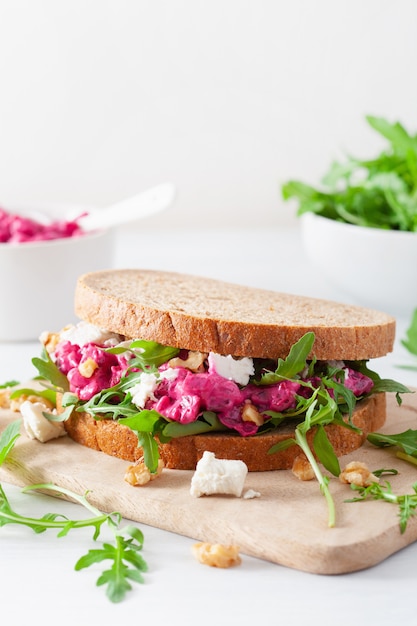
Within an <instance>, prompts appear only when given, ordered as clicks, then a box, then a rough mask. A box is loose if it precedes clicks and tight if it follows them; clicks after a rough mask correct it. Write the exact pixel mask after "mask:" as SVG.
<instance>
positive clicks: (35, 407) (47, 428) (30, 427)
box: [20, 400, 67, 443]
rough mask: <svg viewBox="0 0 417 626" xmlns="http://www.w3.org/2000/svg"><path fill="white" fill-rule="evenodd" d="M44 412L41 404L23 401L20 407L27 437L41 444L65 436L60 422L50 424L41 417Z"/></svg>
mask: <svg viewBox="0 0 417 626" xmlns="http://www.w3.org/2000/svg"><path fill="white" fill-rule="evenodd" d="M46 410H47V409H46V407H45V405H44V404H42V402H30V400H25V402H22V404H21V406H20V413H21V415H22V418H23V426H24V429H25V432H26V434H27V436H28V437H29V438H30V439H37V440H38V441H41V442H42V443H46V442H47V441H49V440H50V439H57V438H58V437H63V436H64V435H66V434H67V433H66V430H65V428H64V424H63V423H62V422H51V421H50V420H48V419H47V418H46V417H45V416H44V415H43V413H44V412H45V411H46Z"/></svg>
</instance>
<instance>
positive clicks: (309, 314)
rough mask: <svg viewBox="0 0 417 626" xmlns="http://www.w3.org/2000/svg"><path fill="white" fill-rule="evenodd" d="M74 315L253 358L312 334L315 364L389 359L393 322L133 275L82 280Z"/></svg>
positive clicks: (274, 354) (361, 311)
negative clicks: (387, 356)
mask: <svg viewBox="0 0 417 626" xmlns="http://www.w3.org/2000/svg"><path fill="white" fill-rule="evenodd" d="M75 312H76V314H77V315H78V316H79V317H80V318H81V319H83V320H84V321H87V322H90V323H92V324H95V325H96V326H99V327H100V328H105V329H106V330H110V331H113V332H116V333H120V334H122V335H125V336H126V337H130V338H141V339H148V340H152V341H157V342H159V343H162V344H164V345H168V346H173V347H178V348H185V349H189V350H197V351H200V352H210V351H212V352H216V353H218V354H224V355H226V354H231V355H233V356H248V357H258V358H272V359H277V358H284V357H286V356H287V355H288V353H289V351H290V348H291V346H292V345H293V344H294V343H295V342H296V341H297V340H298V339H300V337H301V336H302V335H304V334H305V333H306V332H307V331H313V332H314V333H315V336H316V339H315V343H314V347H313V350H314V354H312V355H311V356H313V355H314V356H315V357H316V358H317V359H320V360H330V359H338V360H339V359H341V360H360V359H371V358H376V357H381V356H384V355H385V354H387V353H388V352H391V351H392V349H393V344H394V336H395V319H394V318H393V317H391V316H389V315H387V314H385V313H382V312H379V311H374V310H371V309H365V308H362V307H357V306H351V305H345V304H340V303H335V302H330V301H327V300H320V299H315V298H308V297H303V296H297V295H289V294H283V293H276V292H274V291H267V290H262V289H254V288H251V287H244V286H241V285H236V284H229V283H225V282H222V281H218V280H214V279H208V278H201V277H197V276H191V275H184V274H178V273H173V272H162V271H152V270H139V269H124V270H123V269H122V270H108V271H100V272H93V273H89V274H85V275H83V276H81V277H80V278H79V280H78V283H77V286H76V292H75Z"/></svg>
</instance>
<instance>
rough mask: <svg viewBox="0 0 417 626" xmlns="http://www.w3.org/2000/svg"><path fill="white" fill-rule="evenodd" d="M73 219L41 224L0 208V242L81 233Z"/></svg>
mask: <svg viewBox="0 0 417 626" xmlns="http://www.w3.org/2000/svg"><path fill="white" fill-rule="evenodd" d="M83 232H84V231H83V230H82V229H81V227H80V226H78V224H77V222H76V221H75V220H72V221H65V220H56V221H52V222H50V223H49V224H41V223H40V222H37V221H36V220H34V219H30V218H28V217H24V216H21V215H16V214H13V213H8V212H7V211H5V210H4V209H1V208H0V243H26V242H31V241H50V240H52V239H65V238H68V237H75V236H78V235H82V234H83Z"/></svg>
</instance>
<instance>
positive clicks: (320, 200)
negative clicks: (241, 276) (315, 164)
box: [282, 115, 417, 232]
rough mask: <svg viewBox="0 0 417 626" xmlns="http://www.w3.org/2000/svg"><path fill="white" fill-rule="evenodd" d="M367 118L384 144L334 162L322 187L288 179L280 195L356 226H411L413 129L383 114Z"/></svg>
mask: <svg viewBox="0 0 417 626" xmlns="http://www.w3.org/2000/svg"><path fill="white" fill-rule="evenodd" d="M366 121H367V122H368V124H369V125H370V127H371V128H372V129H373V130H375V131H376V132H377V133H379V135H381V136H382V137H384V138H385V139H386V140H387V147H386V148H385V149H384V150H382V151H381V152H380V153H379V154H378V155H377V156H376V157H375V158H373V159H367V160H366V159H365V160H364V159H358V158H354V157H347V159H346V161H345V162H343V163H339V162H335V163H333V164H332V165H331V166H330V169H329V170H328V172H327V173H326V175H325V176H324V177H323V179H322V181H321V182H322V188H321V189H319V188H316V187H313V186H311V185H308V184H306V183H303V182H301V181H297V180H290V181H288V182H286V183H285V184H284V185H283V186H282V195H283V198H284V199H285V200H288V199H290V198H295V199H296V200H297V201H298V215H302V214H303V213H307V212H313V213H317V214H318V215H322V216H323V217H327V218H330V219H334V220H338V221H342V222H347V223H350V224H356V225H358V226H369V227H373V228H384V229H392V230H403V231H413V232H415V231H417V135H413V134H410V133H409V132H408V131H407V130H406V129H405V128H404V126H403V125H402V124H400V123H399V122H395V123H390V122H388V121H387V120H385V119H383V118H381V117H375V116H371V115H368V116H367V117H366Z"/></svg>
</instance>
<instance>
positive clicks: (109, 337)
mask: <svg viewBox="0 0 417 626" xmlns="http://www.w3.org/2000/svg"><path fill="white" fill-rule="evenodd" d="M59 337H60V341H70V342H71V343H73V344H77V345H78V346H84V345H85V344H86V343H99V344H109V345H115V344H118V343H119V342H120V335H117V334H116V333H112V332H110V331H107V330H103V329H102V328H98V326H94V324H89V323H88V322H83V321H81V322H78V324H75V325H74V324H71V325H70V326H67V327H66V328H65V329H64V330H61V332H60V334H59Z"/></svg>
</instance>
